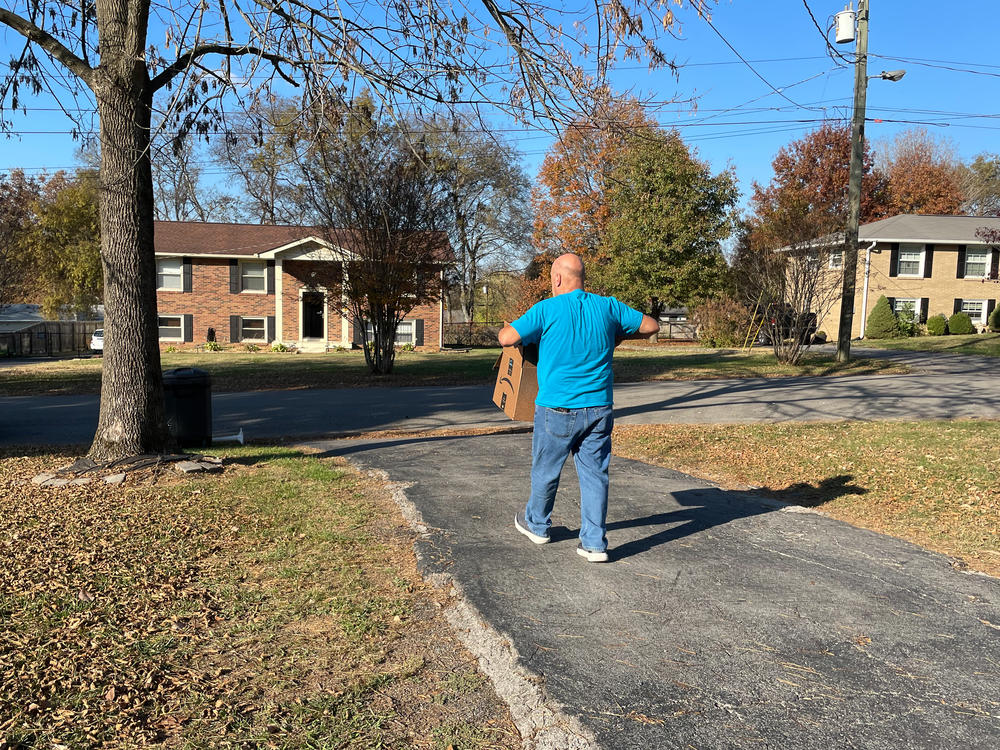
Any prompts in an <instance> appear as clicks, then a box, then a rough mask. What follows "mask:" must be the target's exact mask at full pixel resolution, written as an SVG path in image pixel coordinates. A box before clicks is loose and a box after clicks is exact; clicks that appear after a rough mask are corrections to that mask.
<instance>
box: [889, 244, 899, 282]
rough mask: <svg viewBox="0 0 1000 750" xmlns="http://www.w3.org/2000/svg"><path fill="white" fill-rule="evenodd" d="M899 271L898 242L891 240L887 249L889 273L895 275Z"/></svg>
mask: <svg viewBox="0 0 1000 750" xmlns="http://www.w3.org/2000/svg"><path fill="white" fill-rule="evenodd" d="M898 273H899V243H898V242H893V243H892V245H891V247H890V250H889V275H890V276H896V275H897V274H898Z"/></svg>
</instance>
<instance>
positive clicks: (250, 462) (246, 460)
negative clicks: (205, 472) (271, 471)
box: [204, 449, 316, 466]
mask: <svg viewBox="0 0 1000 750" xmlns="http://www.w3.org/2000/svg"><path fill="white" fill-rule="evenodd" d="M204 453H205V454H206V455H210V454H211V449H207V450H205V451H204ZM282 458H289V459H294V458H316V454H314V453H305V452H304V451H285V452H281V453H279V452H277V451H276V452H274V453H271V452H261V453H254V454H252V455H249V456H233V455H229V456H226V464H239V465H240V466H257V465H258V464H265V463H267V462H268V461H277V460H279V459H282Z"/></svg>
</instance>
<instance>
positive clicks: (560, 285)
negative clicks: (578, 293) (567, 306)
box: [552, 253, 584, 297]
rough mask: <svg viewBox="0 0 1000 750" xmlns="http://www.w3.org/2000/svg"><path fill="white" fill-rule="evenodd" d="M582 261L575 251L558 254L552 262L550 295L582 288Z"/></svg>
mask: <svg viewBox="0 0 1000 750" xmlns="http://www.w3.org/2000/svg"><path fill="white" fill-rule="evenodd" d="M583 279H584V272H583V261H582V260H581V259H580V256H579V255H576V254H575V253H566V254H564V255H560V256H559V257H558V258H556V259H555V260H554V261H553V262H552V296H553V297H554V296H556V295H558V294H565V293H566V292H572V291H573V290H575V289H583Z"/></svg>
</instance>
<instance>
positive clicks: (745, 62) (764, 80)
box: [702, 15, 808, 109]
mask: <svg viewBox="0 0 1000 750" xmlns="http://www.w3.org/2000/svg"><path fill="white" fill-rule="evenodd" d="M702 18H703V19H704V20H705V23H707V24H708V27H709V28H710V29H711V30H712V31H714V32H715V34H716V36H718V37H719V39H721V40H722V41H723V43H725V45H726V46H727V47H729V49H730V50H732V52H733V54H734V55H736V56H737V57H738V58H739V59H740V60H741V61H742V62H743V64H744V65H746V66H747V68H749V69H750V72H751V73H753V74H754V75H755V76H757V77H758V78H759V79H760V80H761V81H763V82H764V84H765V85H766V86H767V87H768V88H769V89H771V90H772V91H773V92H774V93H775V94H777V95H778V96H780V97H781V98H782V99H786V100H788V101H789V102H791V103H792V104H794V105H795V106H796V107H801V108H802V109H808V107H802V105H801V104H799V103H798V102H796V101H794V100H793V99H790V98H789V97H788V96H786V95H785V94H784V93H782V91H781V90H780V89H778V88H775V87H774V85H773V84H772V83H771V82H770V81H768V80H767V79H766V78H764V76H762V75H761V74H760V73H758V72H757V69H756V68H755V67H754V66H753V65H751V64H750V63H749V62H748V61H747V59H746V58H745V57H743V55H741V54H740V53H739V52H738V51H737V50H736V48H735V47H734V46H733V45H732V44H730V43H729V40H728V39H726V37H724V36H723V35H722V32H720V31H719V30H718V29H717V28H715V25H714V24H713V23H712V21H711V20H710V19H709V18H708V16H706V15H703V16H702Z"/></svg>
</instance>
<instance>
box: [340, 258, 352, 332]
mask: <svg viewBox="0 0 1000 750" xmlns="http://www.w3.org/2000/svg"><path fill="white" fill-rule="evenodd" d="M340 267H341V273H340V345H341V346H343V347H345V348H346V347H350V346H351V330H350V321H348V319H347V310H348V306H347V264H346V263H341V264H340Z"/></svg>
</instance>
